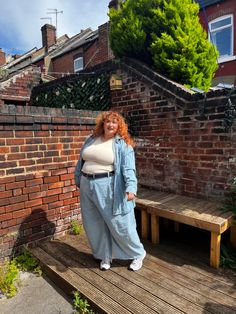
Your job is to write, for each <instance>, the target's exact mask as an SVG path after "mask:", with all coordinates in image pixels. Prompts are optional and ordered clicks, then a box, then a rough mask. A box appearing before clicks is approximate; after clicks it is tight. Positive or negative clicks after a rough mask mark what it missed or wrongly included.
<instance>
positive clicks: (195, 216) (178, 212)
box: [136, 188, 236, 268]
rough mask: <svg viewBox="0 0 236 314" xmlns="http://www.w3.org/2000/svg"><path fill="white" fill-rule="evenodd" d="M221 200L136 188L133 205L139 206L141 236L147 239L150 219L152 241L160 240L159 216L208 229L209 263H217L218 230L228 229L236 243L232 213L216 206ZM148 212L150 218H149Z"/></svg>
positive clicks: (233, 242) (234, 243) (219, 235)
mask: <svg viewBox="0 0 236 314" xmlns="http://www.w3.org/2000/svg"><path fill="white" fill-rule="evenodd" d="M220 206H221V204H220V203H218V202H217V203H214V202H211V201H207V200H202V199H197V198H191V197H187V196H182V195H176V194H169V193H164V192H158V191H154V190H150V189H144V188H142V189H139V191H138V195H137V199H136V208H137V209H140V210H141V236H142V238H144V239H147V237H148V232H149V221H151V240H152V243H159V238H160V235H159V217H163V218H167V219H170V220H173V221H175V222H176V227H178V223H183V224H187V225H190V226H194V227H197V228H200V229H204V230H208V231H210V232H211V248H210V265H211V266H212V267H215V268H218V267H219V265H220V242H221V234H222V233H223V232H225V231H226V230H227V229H228V228H230V229H231V235H230V238H231V242H232V244H233V245H234V246H236V228H235V226H233V220H234V217H233V214H232V213H231V212H223V211H222V210H220V209H219V207H220ZM149 215H150V216H151V219H149Z"/></svg>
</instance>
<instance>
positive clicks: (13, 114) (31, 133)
mask: <svg viewBox="0 0 236 314" xmlns="http://www.w3.org/2000/svg"><path fill="white" fill-rule="evenodd" d="M96 115H97V112H89V111H82V110H70V109H55V108H54V109H53V108H42V107H21V106H13V105H4V106H0V257H4V256H9V255H11V254H12V252H13V250H14V249H15V248H17V247H18V246H20V245H22V244H25V243H34V242H35V241H37V240H39V239H42V238H47V237H51V236H58V235H61V234H63V232H65V231H66V230H68V229H69V228H70V224H71V220H73V219H80V205H79V198H78V196H79V190H78V189H77V188H76V186H75V185H74V166H75V164H76V161H77V160H78V157H79V153H80V147H81V145H82V143H83V142H84V140H85V138H86V137H87V136H88V134H90V133H91V129H92V128H93V126H94V118H95V117H96Z"/></svg>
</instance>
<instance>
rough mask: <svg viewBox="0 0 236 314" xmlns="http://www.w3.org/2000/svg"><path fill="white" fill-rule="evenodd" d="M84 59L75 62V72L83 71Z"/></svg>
mask: <svg viewBox="0 0 236 314" xmlns="http://www.w3.org/2000/svg"><path fill="white" fill-rule="evenodd" d="M83 66H84V65H83V58H82V57H81V58H78V59H75V60H74V71H75V72H76V71H79V70H82V69H83Z"/></svg>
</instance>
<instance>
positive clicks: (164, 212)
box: [147, 205, 221, 232]
mask: <svg viewBox="0 0 236 314" xmlns="http://www.w3.org/2000/svg"><path fill="white" fill-rule="evenodd" d="M147 211H148V212H149V213H150V214H151V213H156V214H157V215H158V216H160V217H164V218H167V219H170V220H174V221H177V222H181V223H185V224H187V225H190V226H193V227H197V228H200V229H204V230H208V231H214V232H220V231H221V226H220V225H219V224H216V223H212V222H211V221H202V220H201V219H198V218H196V217H188V216H184V215H179V214H178V213H176V212H175V211H174V209H173V208H171V209H170V208H168V207H165V206H164V205H162V208H160V207H159V208H156V207H154V206H152V205H148V207H147Z"/></svg>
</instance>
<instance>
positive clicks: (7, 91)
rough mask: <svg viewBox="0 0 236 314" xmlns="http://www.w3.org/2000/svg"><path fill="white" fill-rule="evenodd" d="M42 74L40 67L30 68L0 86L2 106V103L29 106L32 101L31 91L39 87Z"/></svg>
mask: <svg viewBox="0 0 236 314" xmlns="http://www.w3.org/2000/svg"><path fill="white" fill-rule="evenodd" d="M40 79H41V73H40V70H39V68H38V67H36V66H30V67H29V68H27V69H25V70H24V71H22V72H21V73H19V74H15V75H14V76H11V77H10V78H9V79H8V80H6V81H4V82H1V84H0V104H1V102H2V103H4V102H7V101H8V103H9V102H12V103H14V102H15V101H18V102H22V103H24V104H27V102H28V101H29V100H30V94H31V90H32V88H33V87H34V86H36V85H38V84H39V82H40Z"/></svg>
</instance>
